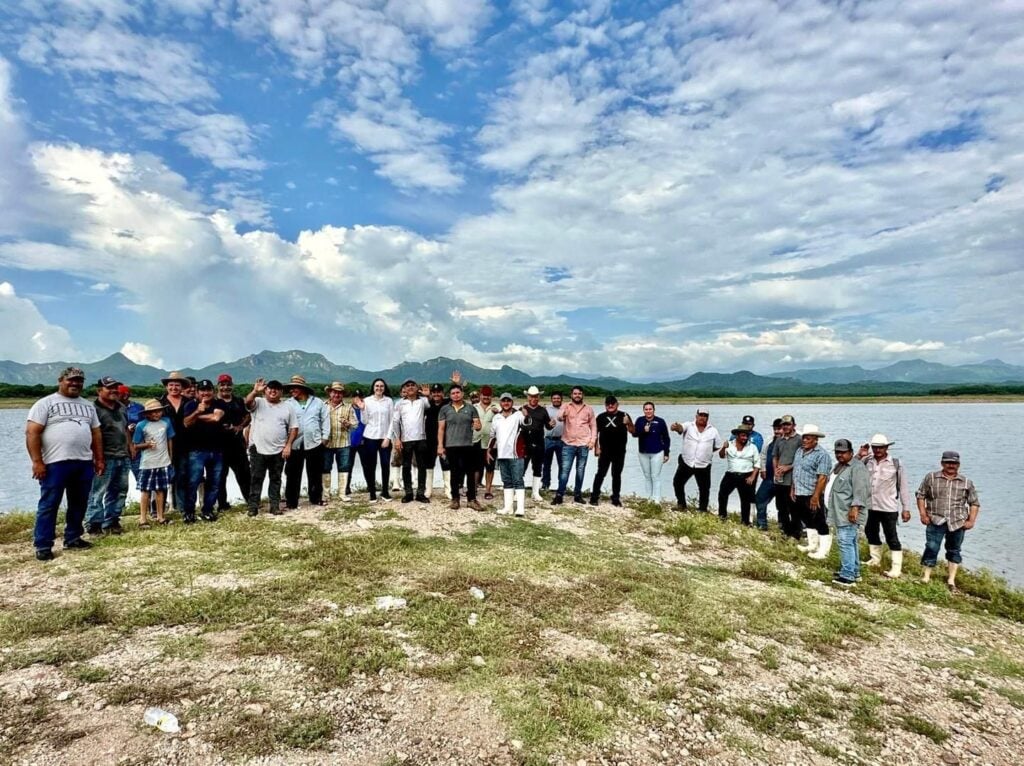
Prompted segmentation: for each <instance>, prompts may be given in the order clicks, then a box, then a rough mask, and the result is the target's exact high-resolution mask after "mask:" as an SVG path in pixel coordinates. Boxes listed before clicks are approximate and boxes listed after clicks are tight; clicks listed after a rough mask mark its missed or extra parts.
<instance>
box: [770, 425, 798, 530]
mask: <svg viewBox="0 0 1024 766" xmlns="http://www.w3.org/2000/svg"><path fill="white" fill-rule="evenodd" d="M779 420H780V421H781V423H780V425H781V426H782V435H781V436H779V438H778V439H776V440H775V446H774V447H773V449H772V467H773V469H774V477H773V480H774V482H775V510H776V512H777V513H778V515H779V527H780V528H781V529H782V533H783V534H784V535H786V536H787V537H792V538H793V539H794V540H799V539H800V533H801V531H802V530H801V526H802V525H801V523H800V516H799V515H798V514H797V513H795V512H794V510H793V501H792V499H791V498H790V489H791V488H792V486H793V460H794V459H795V458H796V451H797V449H798V448H799V447H800V437H799V436H797V434H796V421H795V420H794V419H793V416H792V415H783V416H782V417H781V418H779Z"/></svg>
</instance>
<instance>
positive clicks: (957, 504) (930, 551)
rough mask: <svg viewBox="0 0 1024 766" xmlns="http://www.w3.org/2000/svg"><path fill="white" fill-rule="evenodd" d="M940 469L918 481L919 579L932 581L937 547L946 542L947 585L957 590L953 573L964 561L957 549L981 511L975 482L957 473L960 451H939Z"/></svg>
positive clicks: (958, 471) (954, 590) (961, 545)
mask: <svg viewBox="0 0 1024 766" xmlns="http://www.w3.org/2000/svg"><path fill="white" fill-rule="evenodd" d="M941 464H942V470H940V471H932V472H931V473H929V474H928V475H927V476H925V477H924V479H923V480H922V481H921V486H920V487H918V489H917V510H918V512H919V513H920V514H921V523H922V524H924V525H925V527H926V529H925V542H924V553H922V554H921V566H923V567H924V574H923V575H922V577H921V581H922V582H931V578H932V570H933V569H934V568H935V565H936V563H938V558H939V548H940V547H941V546H942V543H943V540H945V543H946V562H947V563H948V566H949V574H948V575H947V577H946V586H947V587H948V588H949V589H950V590H951V591H953V592H954V593H955V592H956V573H957V570H959V569H960V562H961V561H962V560H963V559H962V557H961V555H960V549H961V548H962V547H963V543H964V533H965V532H967V530H968V529H974V525H975V524H976V523H977V521H978V514H979V513H980V512H981V505H980V504H979V503H978V491H977V490H976V489H975V488H974V482H973V481H971V480H970V479H968V478H967V477H966V476H964V475H963V474H962V473H960V453H959V452H955V451H954V450H946V451H945V452H943V453H942V460H941Z"/></svg>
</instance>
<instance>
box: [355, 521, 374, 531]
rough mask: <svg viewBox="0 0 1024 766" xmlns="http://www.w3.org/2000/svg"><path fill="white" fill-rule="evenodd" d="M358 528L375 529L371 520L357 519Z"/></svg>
mask: <svg viewBox="0 0 1024 766" xmlns="http://www.w3.org/2000/svg"><path fill="white" fill-rule="evenodd" d="M356 526H357V527H359V528H360V529H373V522H372V521H370V520H369V519H356Z"/></svg>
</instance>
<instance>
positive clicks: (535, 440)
mask: <svg viewBox="0 0 1024 766" xmlns="http://www.w3.org/2000/svg"><path fill="white" fill-rule="evenodd" d="M523 393H524V394H526V404H524V405H523V406H522V407H520V408H519V411H520V412H522V413H523V441H524V442H525V444H526V458H525V460H524V462H523V474H524V475H525V474H526V469H527V468H529V467H530V466H531V465H532V466H533V484H532V487H533V495H532V497H533V500H534V501H540V500H541V496H540V483H541V478H542V475H543V473H544V429H545V428H554V426H555V422H556V421H555V420H554V419H553V418H552V417H551V414H550V413H549V412H548V409H547V407H544V406H542V405H541V403H540V395H541V390H540V389H539V388H537V387H536V386H530V387H529V388H528V389H526V390H525V391H523ZM559 465H561V463H559Z"/></svg>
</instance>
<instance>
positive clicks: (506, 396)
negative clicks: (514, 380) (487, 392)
mask: <svg viewBox="0 0 1024 766" xmlns="http://www.w3.org/2000/svg"><path fill="white" fill-rule="evenodd" d="M504 399H508V400H509V401H510V402H511V401H512V394H510V393H509V392H508V391H506V392H505V393H503V394H502V395H501V396H499V397H498V400H499V401H502V400H504Z"/></svg>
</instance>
